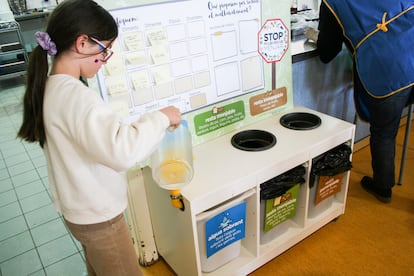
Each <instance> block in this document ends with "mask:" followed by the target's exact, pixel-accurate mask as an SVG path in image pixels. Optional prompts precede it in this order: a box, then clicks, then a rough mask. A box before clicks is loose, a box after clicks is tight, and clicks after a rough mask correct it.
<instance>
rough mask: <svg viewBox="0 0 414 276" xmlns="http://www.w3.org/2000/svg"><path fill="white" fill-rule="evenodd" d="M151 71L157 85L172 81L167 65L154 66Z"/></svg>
mask: <svg viewBox="0 0 414 276" xmlns="http://www.w3.org/2000/svg"><path fill="white" fill-rule="evenodd" d="M151 72H152V78H153V79H154V82H155V84H156V85H159V84H162V83H165V82H169V81H171V75H170V69H169V67H168V66H167V65H163V66H158V67H154V68H152V70H151Z"/></svg>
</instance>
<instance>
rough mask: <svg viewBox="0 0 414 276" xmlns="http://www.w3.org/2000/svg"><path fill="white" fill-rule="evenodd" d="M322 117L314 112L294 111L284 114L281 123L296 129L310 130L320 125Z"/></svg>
mask: <svg viewBox="0 0 414 276" xmlns="http://www.w3.org/2000/svg"><path fill="white" fill-rule="evenodd" d="M321 123H322V121H321V118H319V116H316V115H315V114H312V113H306V112H293V113H288V114H285V115H283V116H282V117H281V118H280V124H281V125H282V126H284V127H286V128H290V129H294V130H309V129H314V128H317V127H318V126H320V125H321Z"/></svg>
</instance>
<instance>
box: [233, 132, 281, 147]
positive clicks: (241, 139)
mask: <svg viewBox="0 0 414 276" xmlns="http://www.w3.org/2000/svg"><path fill="white" fill-rule="evenodd" d="M231 144H232V145H233V146H234V147H235V148H237V149H240V150H245V151H262V150H267V149H270V148H271V147H273V146H274V145H276V137H275V136H274V135H273V134H272V133H270V132H267V131H264V130H257V129H252V130H245V131H241V132H239V133H236V134H235V135H233V137H232V138H231Z"/></svg>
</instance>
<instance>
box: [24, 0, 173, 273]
mask: <svg viewBox="0 0 414 276" xmlns="http://www.w3.org/2000/svg"><path fill="white" fill-rule="evenodd" d="M117 35H118V28H117V25H116V22H115V21H114V19H113V18H112V16H111V15H110V14H109V13H108V12H107V11H106V10H105V9H103V8H102V7H101V6H99V5H97V4H96V3H95V2H93V1H91V0H65V1H63V2H62V3H61V4H59V5H58V6H57V7H56V9H55V10H54V11H53V12H52V14H51V15H50V17H49V21H48V24H47V28H46V32H38V33H36V38H37V41H38V44H39V45H38V46H37V47H36V48H35V49H34V50H33V53H32V54H31V56H30V62H29V67H28V70H27V72H28V73H27V87H26V93H25V96H24V115H23V124H22V126H21V128H20V130H19V132H18V137H20V138H22V139H23V140H26V141H28V142H39V144H40V146H41V147H42V148H43V150H44V153H45V156H46V160H47V165H48V175H49V182H50V191H51V193H52V196H53V201H54V205H55V208H56V209H57V211H58V212H59V213H61V214H62V215H63V217H64V219H65V222H66V225H67V226H68V228H69V229H70V231H71V233H72V234H73V235H74V236H75V237H76V239H78V240H79V241H80V242H81V244H82V246H83V250H84V254H85V258H86V266H87V270H88V274H89V275H140V274H141V271H140V269H139V265H138V257H137V256H136V253H135V250H134V248H133V245H132V240H131V238H130V236H129V232H128V229H127V225H126V223H125V220H124V217H123V212H124V210H125V209H126V207H127V195H126V193H127V183H126V175H125V172H126V170H128V169H129V168H131V167H132V166H134V165H135V164H136V163H137V162H140V161H142V160H144V159H145V158H147V157H148V156H149V155H150V154H151V153H152V152H153V150H154V149H155V148H156V147H157V146H158V144H159V143H160V141H161V140H162V138H163V136H164V134H165V130H166V129H167V128H168V127H170V126H173V127H174V126H177V125H178V124H179V123H180V121H181V114H180V111H179V110H178V109H177V108H175V107H167V108H164V109H161V110H160V111H155V112H152V113H148V114H145V115H143V116H141V118H140V119H139V120H138V121H136V122H133V123H131V124H128V125H127V124H122V123H120V121H119V118H118V117H117V115H116V114H115V113H114V112H113V111H112V110H111V109H110V108H108V106H107V105H106V104H105V103H104V102H103V101H102V99H101V98H100V96H99V94H98V93H97V92H96V91H93V90H91V89H89V88H88V87H87V86H85V85H84V84H83V83H82V82H81V81H80V78H81V77H83V78H91V77H93V76H94V75H95V74H96V73H97V71H98V70H99V69H100V68H101V66H102V64H105V63H106V62H107V61H108V59H109V58H110V57H111V56H112V54H113V52H112V51H111V49H110V48H111V44H112V42H113V41H114V39H115V38H116V37H117ZM47 55H50V56H52V57H53V64H52V68H51V70H50V74H49V73H48V72H49V69H48V57H47Z"/></svg>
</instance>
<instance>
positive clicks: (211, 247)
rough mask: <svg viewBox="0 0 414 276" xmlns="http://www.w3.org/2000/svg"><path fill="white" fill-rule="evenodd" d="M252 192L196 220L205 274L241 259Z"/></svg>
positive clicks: (225, 203)
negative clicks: (247, 202)
mask: <svg viewBox="0 0 414 276" xmlns="http://www.w3.org/2000/svg"><path fill="white" fill-rule="evenodd" d="M252 194H254V191H248V192H245V193H244V194H242V195H240V196H239V197H236V198H234V199H232V200H230V201H226V202H224V203H222V204H220V205H218V206H216V207H214V208H212V209H209V210H207V211H205V212H203V213H201V214H198V215H197V216H196V220H197V233H198V245H199V250H200V262H201V270H202V271H203V272H211V271H214V270H216V269H217V268H219V267H220V266H222V265H224V264H226V263H228V262H230V261H231V260H233V259H235V258H237V257H238V256H239V255H240V248H241V239H242V238H244V236H245V227H246V201H245V199H246V198H247V197H249V196H251V195H252Z"/></svg>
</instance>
